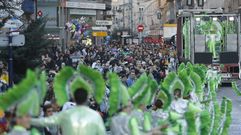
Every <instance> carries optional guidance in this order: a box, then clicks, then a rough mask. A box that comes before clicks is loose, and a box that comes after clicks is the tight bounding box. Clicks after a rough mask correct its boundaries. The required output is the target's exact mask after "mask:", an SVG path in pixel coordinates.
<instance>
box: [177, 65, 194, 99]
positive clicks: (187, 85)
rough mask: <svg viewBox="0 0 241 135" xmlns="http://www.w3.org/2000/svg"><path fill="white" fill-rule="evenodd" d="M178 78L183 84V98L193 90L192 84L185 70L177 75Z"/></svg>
mask: <svg viewBox="0 0 241 135" xmlns="http://www.w3.org/2000/svg"><path fill="white" fill-rule="evenodd" d="M178 77H179V78H180V79H181V81H182V82H183V84H184V87H185V89H184V92H183V96H184V97H185V96H187V95H188V94H189V93H190V92H191V91H193V90H194V88H193V84H192V82H191V80H190V77H189V75H188V72H187V70H186V69H183V70H182V72H179V73H178Z"/></svg>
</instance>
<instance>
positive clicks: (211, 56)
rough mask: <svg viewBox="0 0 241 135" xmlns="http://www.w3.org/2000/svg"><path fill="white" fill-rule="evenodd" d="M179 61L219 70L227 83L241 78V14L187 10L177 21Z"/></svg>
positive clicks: (216, 10)
mask: <svg viewBox="0 0 241 135" xmlns="http://www.w3.org/2000/svg"><path fill="white" fill-rule="evenodd" d="M176 40H177V42H176V45H177V57H178V59H179V61H190V62H192V63H197V64H198V63H199V64H205V65H207V66H211V67H215V69H217V70H218V71H219V73H220V74H221V77H222V82H223V83H229V82H232V81H236V80H238V79H239V78H240V76H241V75H240V68H239V67H240V66H241V65H240V60H241V55H240V52H241V50H240V43H241V42H240V14H236V13H224V12H223V10H222V9H184V10H180V11H179V13H178V18H177V39H176Z"/></svg>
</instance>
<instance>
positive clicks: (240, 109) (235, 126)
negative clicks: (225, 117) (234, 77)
mask: <svg viewBox="0 0 241 135" xmlns="http://www.w3.org/2000/svg"><path fill="white" fill-rule="evenodd" d="M240 84H241V81H239V82H238V85H239V86H240ZM239 88H240V87H239ZM223 96H226V97H228V98H230V99H232V101H233V112H232V119H233V120H232V124H231V126H230V129H229V135H240V133H241V126H240V125H241V97H238V96H236V94H235V93H234V91H233V90H232V89H231V87H229V86H224V87H222V88H221V90H220V91H219V92H218V100H219V101H220V100H221V99H222V97H223Z"/></svg>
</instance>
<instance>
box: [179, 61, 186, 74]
mask: <svg viewBox="0 0 241 135" xmlns="http://www.w3.org/2000/svg"><path fill="white" fill-rule="evenodd" d="M185 68H186V65H185V64H184V63H181V64H180V65H179V67H178V69H177V72H178V74H179V73H180V72H182V70H183V69H185Z"/></svg>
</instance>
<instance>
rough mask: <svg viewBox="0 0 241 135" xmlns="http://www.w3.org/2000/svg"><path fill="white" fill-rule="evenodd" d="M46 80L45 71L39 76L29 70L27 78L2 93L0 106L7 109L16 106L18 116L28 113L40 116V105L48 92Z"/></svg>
mask: <svg viewBox="0 0 241 135" xmlns="http://www.w3.org/2000/svg"><path fill="white" fill-rule="evenodd" d="M38 79H39V81H37V80H38ZM45 80H46V76H45V74H44V73H43V74H41V75H40V76H38V75H37V74H36V73H35V72H33V71H30V70H28V71H27V76H26V78H25V79H23V80H22V81H21V82H20V83H19V84H17V85H15V86H14V87H13V88H11V89H9V90H8V91H7V92H5V93H4V94H2V95H0V108H1V109H3V110H5V111H6V110H8V109H10V108H12V107H16V108H17V109H16V115H17V116H23V115H26V114H29V115H31V116H38V114H39V107H40V105H41V104H42V101H43V99H44V96H45V94H46V82H45Z"/></svg>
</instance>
